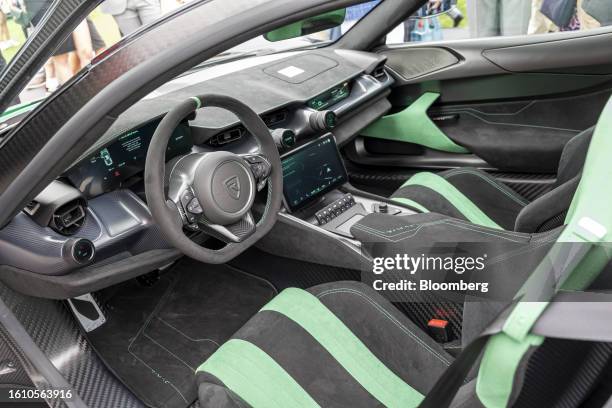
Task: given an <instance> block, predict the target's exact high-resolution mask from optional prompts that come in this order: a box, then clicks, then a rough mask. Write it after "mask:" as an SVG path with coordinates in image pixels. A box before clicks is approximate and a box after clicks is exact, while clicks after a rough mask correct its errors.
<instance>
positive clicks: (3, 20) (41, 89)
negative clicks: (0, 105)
mask: <svg viewBox="0 0 612 408" xmlns="http://www.w3.org/2000/svg"><path fill="white" fill-rule="evenodd" d="M186 1H188V0H142V1H138V2H133V3H132V2H129V3H126V2H125V1H123V2H122V1H115V0H106V1H104V2H103V3H102V4H101V5H100V6H98V7H97V8H96V9H95V10H94V11H93V12H92V13H91V14H90V15H89V16H87V18H86V19H85V20H83V21H82V22H81V23H80V24H79V25H78V26H77V28H76V29H75V30H74V31H73V32H72V34H70V35H69V36H68V38H66V40H64V42H63V43H62V44H61V45H59V46H58V48H57V49H56V50H55V51H54V52H53V56H52V57H51V58H49V60H48V61H47V63H46V64H45V65H44V67H43V68H41V69H40V70H39V71H38V72H37V73H36V74H35V75H34V76H33V78H32V80H31V81H30V83H29V84H28V85H27V86H26V88H25V89H24V90H23V91H22V92H21V94H20V95H19V97H17V98H16V99H15V100H14V101H11V106H12V109H11V108H10V107H9V109H7V110H6V111H5V112H4V113H3V115H2V116H0V130H2V126H3V125H4V123H3V119H6V117H10V116H11V115H8V116H7V112H9V111H11V112H12V111H15V112H19V109H20V107H22V106H29V105H32V104H35V103H38V102H39V101H41V100H42V99H44V98H45V97H47V96H48V95H50V94H51V93H53V92H55V91H56V90H57V89H58V88H59V87H60V86H61V85H62V84H64V83H66V82H67V81H68V80H69V79H70V78H71V77H73V76H74V75H75V74H76V73H77V72H78V71H80V70H81V69H82V68H83V67H85V66H87V65H88V64H89V63H90V62H91V60H92V59H93V58H94V57H95V56H96V55H98V54H100V53H101V52H103V51H104V50H106V49H107V48H108V47H110V46H112V45H113V44H115V43H116V42H118V41H119V40H120V39H121V38H122V37H124V36H127V35H129V34H131V33H132V32H134V31H135V30H137V29H138V28H140V26H142V25H146V24H149V23H151V22H152V21H155V20H157V19H158V18H160V17H161V16H162V15H164V14H165V13H168V12H170V11H171V10H173V9H175V8H176V7H180V6H181V5H182V4H183V3H185V2H186ZM52 3H53V0H0V72H1V71H2V70H3V69H4V68H5V67H6V66H7V64H8V63H10V61H11V59H12V58H13V57H14V56H15V55H16V54H17V52H19V50H20V48H21V47H22V46H24V44H25V43H26V41H27V39H28V37H29V36H30V35H31V34H32V33H33V32H34V31H35V30H36V29H38V28H39V25H41V24H44V21H45V19H44V17H45V15H46V13H47V11H48V9H49V7H50V5H51V4H52ZM126 4H127V5H126Z"/></svg>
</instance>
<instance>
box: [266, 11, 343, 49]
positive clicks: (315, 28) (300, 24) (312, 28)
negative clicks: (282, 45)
mask: <svg viewBox="0 0 612 408" xmlns="http://www.w3.org/2000/svg"><path fill="white" fill-rule="evenodd" d="M345 19H346V9H344V8H343V9H339V10H334V11H330V12H327V13H324V14H320V15H318V16H315V17H310V18H307V19H305V20H300V21H296V22H295V23H291V24H288V25H286V26H283V27H280V28H277V29H276V30H272V31H270V32H268V33H266V34H265V35H264V38H265V39H266V40H268V41H272V42H276V41H282V40H288V39H291V38H298V37H302V36H304V35H309V34H314V33H318V32H321V31H325V30H329V29H332V28H335V27H339V26H341V25H342V23H344V20H345Z"/></svg>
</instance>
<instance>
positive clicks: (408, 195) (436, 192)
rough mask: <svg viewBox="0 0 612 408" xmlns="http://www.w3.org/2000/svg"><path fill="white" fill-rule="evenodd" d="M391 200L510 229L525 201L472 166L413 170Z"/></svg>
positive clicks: (489, 225) (492, 226)
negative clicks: (439, 170)
mask: <svg viewBox="0 0 612 408" xmlns="http://www.w3.org/2000/svg"><path fill="white" fill-rule="evenodd" d="M391 199H392V200H394V201H396V202H398V203H402V204H405V205H409V206H410V205H411V202H414V203H417V204H418V206H420V207H422V208H418V207H417V208H416V209H418V210H421V211H423V209H426V210H427V211H429V212H436V213H440V214H444V215H448V216H450V217H454V218H458V219H463V220H466V221H470V222H472V223H474V224H478V225H482V226H486V227H490V228H499V229H507V230H513V229H514V224H515V220H516V217H517V216H518V214H519V212H520V211H521V210H522V209H523V208H524V207H525V206H526V205H527V204H528V201H527V200H526V199H525V198H523V197H521V196H520V195H518V194H517V193H516V192H514V191H513V190H512V189H510V188H509V187H507V186H506V185H504V184H502V183H500V182H498V181H497V180H495V179H494V178H493V177H491V176H490V175H488V174H487V173H485V172H483V171H481V170H478V169H474V168H461V169H456V170H449V171H444V172H441V173H438V174H434V173H427V172H424V173H417V174H415V175H414V176H413V177H411V178H410V179H409V180H408V181H407V182H406V183H404V185H403V186H402V187H400V188H399V189H398V190H397V191H396V192H395V193H394V194H393V195H392V196H391ZM413 206H414V205H413Z"/></svg>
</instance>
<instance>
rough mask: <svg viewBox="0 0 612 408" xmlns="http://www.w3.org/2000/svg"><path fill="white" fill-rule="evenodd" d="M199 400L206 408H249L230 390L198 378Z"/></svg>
mask: <svg viewBox="0 0 612 408" xmlns="http://www.w3.org/2000/svg"><path fill="white" fill-rule="evenodd" d="M198 383H199V384H200V385H199V387H198V400H199V401H200V406H201V407H206V408H247V407H248V404H247V403H246V402H244V401H243V400H242V398H240V397H239V396H238V395H236V394H234V392H232V390H230V389H229V388H227V387H225V386H223V385H219V384H214V383H210V382H206V381H203V380H202V378H201V377H199V378H198Z"/></svg>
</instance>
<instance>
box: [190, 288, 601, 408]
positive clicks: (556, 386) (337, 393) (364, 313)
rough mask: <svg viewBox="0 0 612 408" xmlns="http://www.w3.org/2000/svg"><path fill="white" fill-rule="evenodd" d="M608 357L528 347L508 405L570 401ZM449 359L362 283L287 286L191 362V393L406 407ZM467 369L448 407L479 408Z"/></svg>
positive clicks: (576, 347)
mask: <svg viewBox="0 0 612 408" xmlns="http://www.w3.org/2000/svg"><path fill="white" fill-rule="evenodd" d="M468 317H469V318H474V319H478V320H482V319H483V317H482V316H477V315H476V314H474V315H473V316H466V318H468ZM559 355H562V356H564V357H563V358H558V356H559ZM611 356H612V347H607V348H605V349H602V348H601V344H600V343H585V342H574V341H568V340H557V339H546V341H545V342H544V344H543V345H541V346H539V347H533V350H532V351H530V352H529V353H526V355H525V357H524V360H523V361H522V362H521V364H520V366H519V367H520V368H519V370H518V371H517V377H516V378H515V380H516V379H518V381H514V382H513V383H512V394H511V395H512V397H511V401H508V403H507V405H506V406H515V407H517V406H518V407H524V406H557V405H556V404H559V406H561V405H563V406H566V407H578V406H580V405H581V404H582V403H583V402H584V401H585V400H586V398H588V396H589V392H590V391H591V390H592V389H593V387H594V384H597V381H598V378H599V376H600V375H601V373H602V372H603V371H602V370H605V361H606V359H608V358H612V357H611ZM453 360H454V358H453V357H452V356H451V355H450V354H448V353H447V352H446V351H445V350H444V349H443V347H442V346H441V345H440V344H438V343H436V342H435V341H434V340H433V339H431V338H430V337H429V336H428V335H426V334H425V333H424V332H423V331H421V330H420V329H419V328H418V327H417V326H415V325H414V324H413V323H412V322H411V321H410V320H409V319H408V318H406V317H405V316H404V315H403V314H402V313H401V312H399V310H398V309H396V308H395V307H394V306H393V305H392V304H391V303H390V302H389V301H388V300H386V299H385V298H383V297H382V296H381V295H380V294H378V293H377V292H376V291H374V290H373V289H372V288H371V287H369V286H367V285H365V284H363V283H361V282H334V283H326V284H323V285H318V286H315V287H313V288H310V289H308V290H302V289H296V288H289V289H285V290H284V291H283V292H281V293H280V294H279V295H277V296H276V297H275V298H274V299H272V301H270V303H268V304H267V305H266V306H264V307H263V308H262V309H261V310H260V311H259V312H258V313H257V314H256V315H255V316H253V317H252V318H251V319H250V320H249V321H248V322H247V323H246V324H245V325H244V326H243V327H242V328H241V329H239V330H238V331H237V332H236V333H235V334H234V335H233V336H232V338H231V339H230V340H228V341H227V342H226V343H224V344H223V345H222V346H221V347H220V348H219V349H218V350H217V351H216V352H215V353H214V354H213V355H212V356H210V357H209V358H208V359H207V360H206V361H205V362H204V363H203V364H202V365H201V366H200V367H199V368H198V369H197V371H196V373H197V381H198V384H199V388H198V396H199V401H200V406H202V407H211V408H245V407H255V408H260V407H263V408H293V407H351V408H360V407H364V408H365V407H382V406H386V407H404V408H410V407H417V406H418V405H419V403H420V402H421V401H422V400H423V398H424V395H426V394H427V393H429V391H430V390H431V389H432V387H433V386H434V384H435V383H436V381H437V380H438V378H439V377H440V376H441V375H442V374H443V373H444V371H445V370H446V369H447V368H448V367H449V366H450V364H451V363H452V362H453ZM602 361H603V362H604V363H603V364H602ZM611 361H612V360H611ZM570 367H571V369H570ZM472 373H473V374H471V377H470V378H467V379H466V380H465V381H464V384H463V386H462V387H461V388H460V389H459V392H458V393H457V394H456V396H455V398H454V400H453V403H452V405H451V406H452V407H461V408H468V407H475V408H476V407H478V408H482V407H483V404H482V403H481V402H480V400H479V397H478V395H477V391H476V389H477V385H476V384H477V380H476V379H474V376H475V375H476V374H477V370H472ZM581 373H582V374H581ZM584 373H590V374H589V375H588V376H585V375H583V374H584ZM593 373H594V375H591V374H593ZM523 379H524V381H523ZM576 386H577V389H578V392H571V393H567V392H565V391H566V390H567V389H570V388H571V389H574V388H572V387H576Z"/></svg>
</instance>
